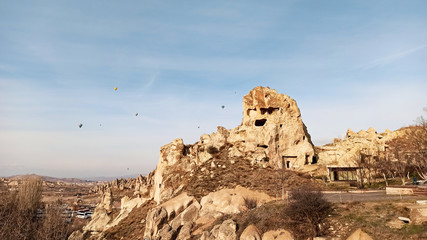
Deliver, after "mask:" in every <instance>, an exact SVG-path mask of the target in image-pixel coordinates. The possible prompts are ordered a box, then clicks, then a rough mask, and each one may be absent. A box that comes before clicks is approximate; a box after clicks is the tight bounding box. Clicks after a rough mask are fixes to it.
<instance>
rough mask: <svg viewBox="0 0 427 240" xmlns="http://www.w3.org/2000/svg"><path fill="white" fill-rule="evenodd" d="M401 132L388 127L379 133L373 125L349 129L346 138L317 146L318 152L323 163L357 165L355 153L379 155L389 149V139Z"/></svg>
mask: <svg viewBox="0 0 427 240" xmlns="http://www.w3.org/2000/svg"><path fill="white" fill-rule="evenodd" d="M401 134H403V132H401V131H395V132H391V131H390V130H388V129H387V130H386V131H385V132H383V133H377V131H375V129H374V128H372V127H370V128H369V129H368V130H367V131H364V130H360V131H359V132H357V133H356V132H353V131H352V130H351V129H348V130H347V133H346V136H345V138H344V139H335V140H334V142H333V143H330V144H326V145H324V146H316V153H317V155H318V157H319V161H320V163H321V165H335V166H355V164H356V163H355V161H354V159H355V155H357V154H360V153H362V154H365V155H366V156H371V157H377V156H378V155H379V154H380V153H381V152H384V151H386V150H387V148H388V145H387V142H388V141H390V140H392V139H394V138H396V137H397V136H399V135H401Z"/></svg>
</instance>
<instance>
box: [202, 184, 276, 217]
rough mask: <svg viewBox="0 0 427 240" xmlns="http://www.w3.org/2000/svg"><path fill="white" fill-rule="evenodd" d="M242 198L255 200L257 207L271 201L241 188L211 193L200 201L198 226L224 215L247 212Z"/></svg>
mask: <svg viewBox="0 0 427 240" xmlns="http://www.w3.org/2000/svg"><path fill="white" fill-rule="evenodd" d="M244 198H249V199H255V200H256V201H257V204H258V205H261V204H263V203H266V202H268V201H271V200H273V198H272V197H270V196H268V195H267V194H265V193H261V192H257V191H253V190H250V189H247V188H244V187H241V186H237V187H236V188H234V189H222V190H219V191H217V192H211V193H209V194H208V195H207V196H205V197H203V198H202V200H201V201H200V204H201V205H202V208H201V210H200V213H199V215H200V218H199V219H198V220H197V223H198V224H204V223H206V222H208V221H210V220H212V219H215V218H218V217H220V216H223V215H225V214H236V213H240V212H242V211H246V210H248V208H247V207H246V205H245V200H244Z"/></svg>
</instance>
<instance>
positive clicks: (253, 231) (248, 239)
mask: <svg viewBox="0 0 427 240" xmlns="http://www.w3.org/2000/svg"><path fill="white" fill-rule="evenodd" d="M261 236H262V233H261V231H260V230H259V229H258V228H257V227H256V226H255V225H253V224H251V225H249V226H247V227H246V228H245V230H243V232H242V235H240V240H261V239H262V238H261Z"/></svg>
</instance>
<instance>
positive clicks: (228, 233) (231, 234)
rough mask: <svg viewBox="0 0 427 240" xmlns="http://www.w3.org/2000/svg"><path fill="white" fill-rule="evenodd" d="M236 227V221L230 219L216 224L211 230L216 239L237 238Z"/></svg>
mask: <svg viewBox="0 0 427 240" xmlns="http://www.w3.org/2000/svg"><path fill="white" fill-rule="evenodd" d="M236 229H237V225H236V223H235V222H234V221H233V220H232V219H228V220H225V221H224V222H222V223H221V224H218V225H215V227H214V228H213V229H212V230H211V236H212V237H213V239H216V240H235V239H236V238H237V235H236Z"/></svg>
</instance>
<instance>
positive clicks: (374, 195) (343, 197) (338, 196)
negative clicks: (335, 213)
mask: <svg viewBox="0 0 427 240" xmlns="http://www.w3.org/2000/svg"><path fill="white" fill-rule="evenodd" d="M323 194H324V197H325V198H326V199H327V200H328V201H330V202H354V201H358V202H375V201H385V200H409V199H413V200H421V199H422V200H427V196H408V195H402V196H400V195H387V194H386V193H385V190H384V191H374V192H364V193H351V192H340V193H339V192H333V193H331V192H325V193H323Z"/></svg>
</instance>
